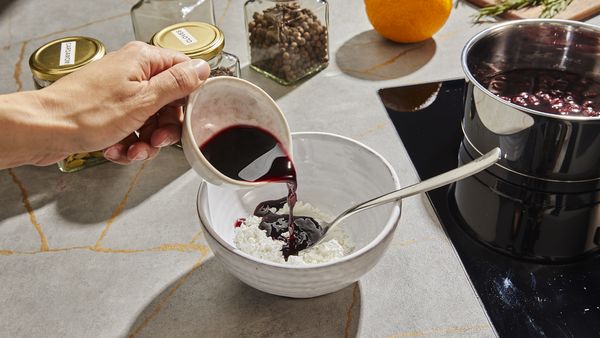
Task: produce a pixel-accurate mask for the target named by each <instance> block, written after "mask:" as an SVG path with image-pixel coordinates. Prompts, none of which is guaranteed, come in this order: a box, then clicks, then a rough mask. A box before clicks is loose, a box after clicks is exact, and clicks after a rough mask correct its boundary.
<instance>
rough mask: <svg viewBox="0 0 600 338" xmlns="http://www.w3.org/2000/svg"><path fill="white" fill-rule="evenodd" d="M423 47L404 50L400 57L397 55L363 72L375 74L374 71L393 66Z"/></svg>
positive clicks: (418, 46) (399, 54)
mask: <svg viewBox="0 0 600 338" xmlns="http://www.w3.org/2000/svg"><path fill="white" fill-rule="evenodd" d="M422 46H423V45H417V46H415V47H412V48H407V49H405V50H403V51H402V52H400V53H398V55H396V56H394V57H392V58H390V59H387V60H385V61H383V62H380V63H378V64H376V65H374V66H371V67H370V68H367V69H363V70H362V72H365V73H371V72H373V71H375V70H377V69H379V68H382V67H385V66H387V65H391V64H392V63H394V62H396V61H398V59H400V58H401V57H403V56H404V55H406V54H408V53H410V52H412V51H414V50H417V49H419V48H421V47H422Z"/></svg>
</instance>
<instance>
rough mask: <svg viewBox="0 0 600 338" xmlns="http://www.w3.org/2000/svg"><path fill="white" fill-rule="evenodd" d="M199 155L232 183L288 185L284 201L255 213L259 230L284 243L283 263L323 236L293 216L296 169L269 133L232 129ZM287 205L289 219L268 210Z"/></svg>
mask: <svg viewBox="0 0 600 338" xmlns="http://www.w3.org/2000/svg"><path fill="white" fill-rule="evenodd" d="M200 151H201V152H202V154H203V155H204V157H206V159H207V160H208V161H209V162H210V163H211V164H212V165H213V167H215V168H216V169H217V170H219V171H220V172H221V173H222V174H224V175H225V176H227V177H229V178H232V179H234V180H240V181H247V182H281V183H286V184H287V187H288V195H287V197H284V198H282V199H278V200H273V201H265V202H262V203H260V204H259V205H258V206H257V207H256V209H255V211H254V215H255V216H258V217H262V221H261V223H260V225H259V227H260V228H261V229H262V230H265V231H266V232H267V236H270V237H271V238H273V239H278V240H281V241H284V242H285V245H284V246H283V250H282V251H283V256H284V257H285V259H286V260H287V258H288V257H289V256H290V255H296V254H298V252H299V251H300V250H303V249H306V248H307V247H310V246H311V245H313V244H314V243H316V242H317V241H318V240H319V239H320V238H321V237H322V236H323V235H324V231H323V228H322V227H321V226H320V225H319V223H318V222H317V221H316V220H314V219H313V218H311V217H305V216H294V214H293V210H294V205H295V204H296V200H297V198H296V189H297V186H298V183H297V180H296V169H295V167H294V163H293V162H292V160H291V158H290V156H289V155H288V153H287V151H286V149H285V147H284V146H283V144H282V143H281V142H279V140H278V139H277V138H276V137H275V136H274V135H272V134H271V133H270V132H268V131H266V130H264V129H261V128H258V127H254V126H247V125H235V126H232V127H228V128H225V129H223V130H221V131H220V132H218V133H217V134H215V135H214V136H213V137H212V138H210V139H209V140H207V141H206V142H205V143H204V144H202V145H201V146H200ZM286 202H287V203H288V206H289V208H290V213H289V215H279V214H276V213H274V212H272V211H271V210H270V209H271V208H274V209H276V211H277V210H279V209H281V208H282V207H283V205H284V204H285V203H286ZM242 222H243V221H242ZM240 224H241V222H240V220H237V221H236V222H235V226H239V225H240ZM284 234H289V236H287V237H286V236H284Z"/></svg>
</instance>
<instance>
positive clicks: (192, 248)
mask: <svg viewBox="0 0 600 338" xmlns="http://www.w3.org/2000/svg"><path fill="white" fill-rule="evenodd" d="M68 251H91V252H96V253H103V254H105V253H106V254H135V253H143V252H173V251H178V252H198V253H200V254H202V255H206V254H208V252H210V249H208V247H206V246H204V245H201V244H195V243H167V244H162V245H159V246H157V247H153V248H148V249H111V248H96V247H93V246H74V247H67V248H53V249H48V250H45V251H12V250H0V255H4V256H10V255H38V254H48V253H55V252H68Z"/></svg>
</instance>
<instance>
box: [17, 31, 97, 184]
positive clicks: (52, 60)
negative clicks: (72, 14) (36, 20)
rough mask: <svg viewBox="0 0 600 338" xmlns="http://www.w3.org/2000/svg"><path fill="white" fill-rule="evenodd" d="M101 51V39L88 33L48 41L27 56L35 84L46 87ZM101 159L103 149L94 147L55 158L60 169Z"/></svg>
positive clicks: (65, 169)
mask: <svg viewBox="0 0 600 338" xmlns="http://www.w3.org/2000/svg"><path fill="white" fill-rule="evenodd" d="M105 54H106V48H105V47H104V45H103V44H102V42H100V41H98V40H96V39H93V38H89V37H84V36H71V37H65V38H61V39H57V40H54V41H50V42H48V43H46V44H44V45H43V46H41V47H40V48H38V49H37V50H36V51H35V52H33V54H31V57H29V68H31V73H32V74H33V80H34V84H35V87H36V88H37V89H42V88H44V87H47V86H49V85H51V84H52V83H54V82H55V81H57V80H58V79H60V78H62V77H63V76H65V75H68V74H71V73H72V72H74V71H76V70H78V69H80V68H81V67H83V66H85V65H87V64H89V63H91V62H93V61H96V60H99V59H101V58H102V57H103V56H104V55H105ZM103 162H106V159H105V158H104V154H103V152H102V151H94V152H90V153H79V154H72V155H69V156H68V157H67V158H65V159H64V160H62V161H60V162H58V168H59V169H60V170H61V171H63V172H75V171H78V170H81V169H84V168H88V167H91V166H94V165H97V164H100V163H103Z"/></svg>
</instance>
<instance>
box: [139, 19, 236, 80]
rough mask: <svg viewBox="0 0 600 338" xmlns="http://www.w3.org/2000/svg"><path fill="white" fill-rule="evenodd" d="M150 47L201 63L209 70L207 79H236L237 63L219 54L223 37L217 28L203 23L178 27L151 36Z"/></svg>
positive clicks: (188, 23) (168, 28) (233, 58)
mask: <svg viewBox="0 0 600 338" xmlns="http://www.w3.org/2000/svg"><path fill="white" fill-rule="evenodd" d="M150 44H152V45H154V46H157V47H161V48H168V49H174V50H177V51H180V52H182V53H184V54H185V55H187V56H189V57H190V58H192V59H203V60H204V61H206V62H208V64H209V66H210V69H211V71H210V76H211V77H213V76H235V77H240V61H239V60H238V58H237V56H235V55H233V54H229V53H226V52H224V51H223V48H224V47H225V36H224V35H223V32H222V31H221V30H220V29H219V28H218V27H217V26H214V25H211V24H208V23H205V22H182V23H178V24H175V25H171V26H168V27H166V28H164V29H162V30H160V31H159V32H158V33H156V34H154V36H153V37H152V40H151V41H150Z"/></svg>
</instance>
